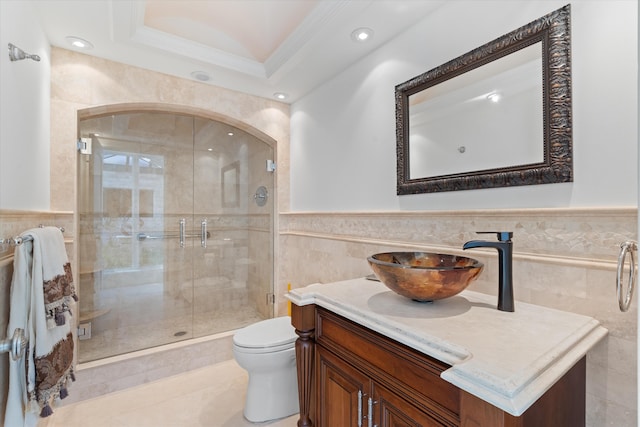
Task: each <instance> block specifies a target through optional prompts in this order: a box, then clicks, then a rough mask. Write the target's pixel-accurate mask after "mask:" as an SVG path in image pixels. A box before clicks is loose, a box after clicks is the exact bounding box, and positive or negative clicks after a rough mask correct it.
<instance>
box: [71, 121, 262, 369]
mask: <svg viewBox="0 0 640 427" xmlns="http://www.w3.org/2000/svg"><path fill="white" fill-rule="evenodd" d="M79 133H80V137H81V138H82V141H83V144H81V145H82V146H83V150H81V152H80V153H79V154H78V184H77V185H78V245H79V246H78V253H79V262H78V265H79V270H80V271H79V280H77V281H79V296H80V305H79V307H80V329H79V352H78V358H79V362H81V363H82V362H88V361H93V360H97V359H102V358H106V357H110V356H115V355H121V354H124V353H130V352H133V351H137V350H142V349H148V348H151V347H156V346H161V345H164V344H169V343H173V342H176V341H181V340H186V339H190V338H197V337H203V336H208V335H214V334H216V333H219V332H223V331H229V330H233V329H236V328H239V327H243V326H246V325H248V324H250V323H253V322H256V321H259V320H262V319H265V318H269V317H272V316H273V301H272V292H273V228H274V227H273V224H274V218H273V216H274V203H273V199H272V198H271V197H270V194H273V188H274V173H273V172H272V171H269V170H268V169H267V167H266V165H267V162H268V161H271V160H273V159H274V152H273V147H271V146H270V145H269V144H267V143H265V142H263V141H262V140H260V139H258V138H256V137H255V136H253V135H251V134H249V133H248V132H245V131H243V130H241V129H238V128H236V127H234V126H231V125H229V124H225V123H222V122H219V121H215V120H210V119H205V118H200V117H194V116H190V115H180V114H174V113H163V112H127V113H123V114H110V115H104V116H96V117H91V118H87V119H83V120H81V121H80V122H79Z"/></svg>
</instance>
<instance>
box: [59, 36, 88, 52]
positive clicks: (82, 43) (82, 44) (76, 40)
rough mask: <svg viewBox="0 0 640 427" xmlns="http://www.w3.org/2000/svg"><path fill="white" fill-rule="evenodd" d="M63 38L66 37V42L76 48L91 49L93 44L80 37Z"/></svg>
mask: <svg viewBox="0 0 640 427" xmlns="http://www.w3.org/2000/svg"><path fill="white" fill-rule="evenodd" d="M65 38H66V39H67V42H68V43H69V44H70V45H71V46H73V47H75V48H76V49H83V50H89V49H93V45H92V44H91V42H89V41H87V40H85V39H81V38H80V37H76V36H67V37H65Z"/></svg>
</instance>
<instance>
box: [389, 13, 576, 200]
mask: <svg viewBox="0 0 640 427" xmlns="http://www.w3.org/2000/svg"><path fill="white" fill-rule="evenodd" d="M570 13H571V10H570V5H567V6H565V7H563V8H561V9H558V10H556V11H554V12H552V13H550V14H548V15H546V16H543V17H542V18H540V19H537V20H535V21H533V22H531V23H529V24H527V25H525V26H523V27H521V28H518V29H516V30H514V31H512V32H510V33H508V34H505V35H504V36H502V37H500V38H498V39H496V40H493V41H491V42H489V43H487V44H485V45H483V46H480V47H479V48H477V49H474V50H472V51H471V52H468V53H466V54H464V55H462V56H460V57H458V58H455V59H453V60H451V61H449V62H447V63H445V64H443V65H441V66H439V67H437V68H434V69H432V70H430V71H427V72H426V73H424V74H421V75H419V76H416V77H414V78H412V79H411V80H408V81H406V82H404V83H402V84H400V85H398V86H396V91H395V95H396V97H395V101H396V138H397V147H396V152H397V173H398V180H397V194H398V195H403V194H417V193H434V192H441V191H455V190H472V189H481V188H494V187H509V186H518V185H535V184H552V183H559V182H571V181H573V156H572V118H571V62H570V59H571V58H570V56H571V55H570V53H571V38H570Z"/></svg>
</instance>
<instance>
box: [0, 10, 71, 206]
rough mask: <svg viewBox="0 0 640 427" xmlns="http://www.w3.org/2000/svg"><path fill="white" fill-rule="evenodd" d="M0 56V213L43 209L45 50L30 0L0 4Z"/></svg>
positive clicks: (46, 115) (45, 197)
mask: <svg viewBox="0 0 640 427" xmlns="http://www.w3.org/2000/svg"><path fill="white" fill-rule="evenodd" d="M8 43H13V44H14V45H16V46H18V47H19V48H21V49H23V50H24V51H25V52H27V53H31V54H36V55H39V56H40V58H41V60H40V62H34V61H32V60H30V59H25V60H22V61H15V62H11V61H10V60H9V55H8V52H7V45H8ZM0 52H1V56H0V94H1V95H2V96H0V209H12V210H48V209H49V181H50V180H49V168H50V166H49V134H50V130H49V123H50V121H49V110H50V108H49V94H50V91H49V87H50V84H49V80H50V70H51V67H50V61H49V57H50V55H49V53H50V46H49V42H48V41H47V39H46V37H45V35H44V32H43V31H42V27H41V25H40V22H39V20H38V18H37V15H36V13H35V11H34V9H33V4H32V3H31V2H30V1H20V0H0ZM70 143H73V141H70Z"/></svg>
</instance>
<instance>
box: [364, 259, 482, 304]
mask: <svg viewBox="0 0 640 427" xmlns="http://www.w3.org/2000/svg"><path fill="white" fill-rule="evenodd" d="M367 261H369V265H370V266H371V269H372V270H373V272H374V273H375V275H376V277H377V278H378V279H379V280H380V281H381V282H382V283H384V284H385V285H386V286H387V287H388V288H389V289H391V290H392V291H394V292H395V293H397V294H399V295H402V296H404V297H407V298H411V299H412V300H416V301H422V302H426V301H435V300H439V299H443V298H449V297H452V296H454V295H456V294H458V293H460V292H462V291H463V290H464V289H466V287H467V286H469V284H470V283H471V282H473V281H474V280H475V279H476V278H477V277H478V276H479V275H480V273H481V272H482V269H483V268H484V264H482V263H481V262H480V261H478V260H475V259H473V258H467V257H463V256H457V255H448V254H437V253H430V252H385V253H379V254H375V255H372V256H370V257H369V258H367Z"/></svg>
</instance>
